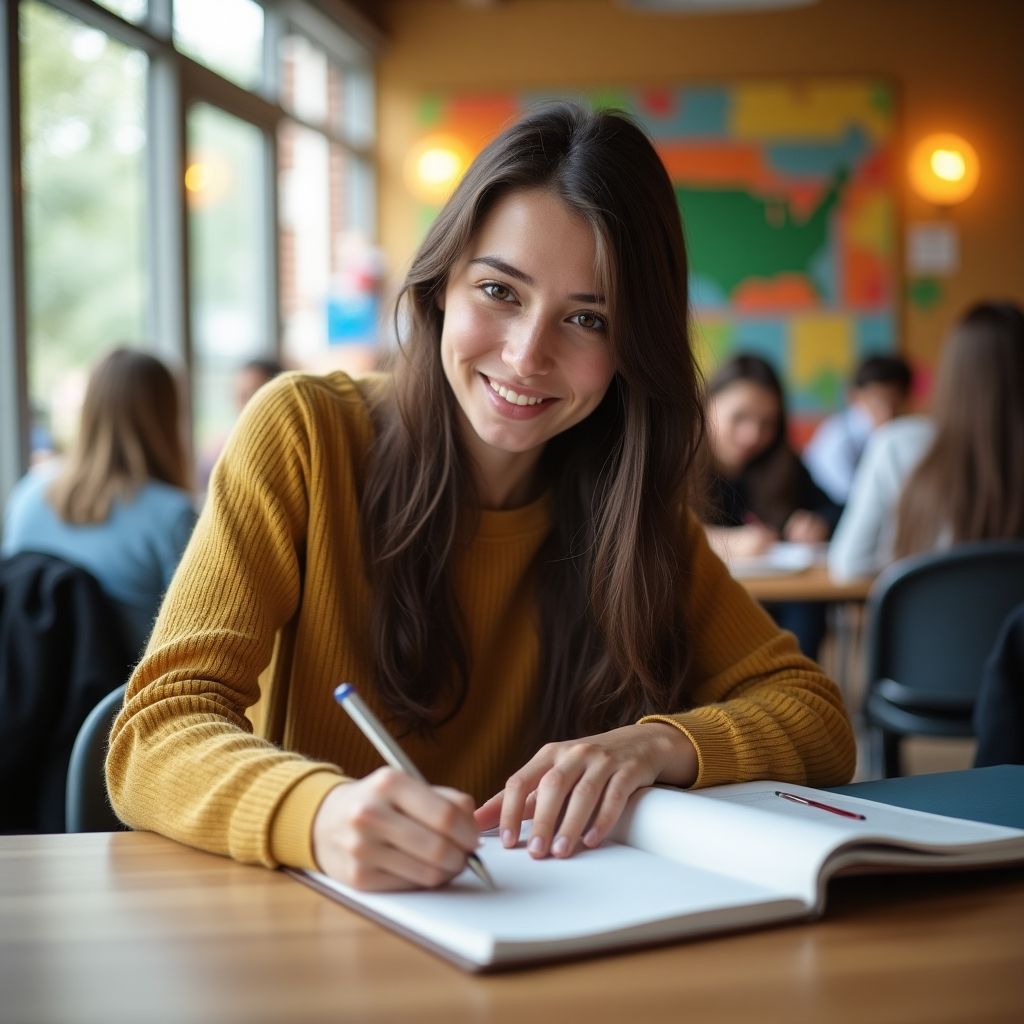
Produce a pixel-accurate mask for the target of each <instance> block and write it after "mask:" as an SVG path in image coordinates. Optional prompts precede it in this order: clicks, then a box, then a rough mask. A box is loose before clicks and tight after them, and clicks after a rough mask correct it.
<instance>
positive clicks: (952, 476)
mask: <svg viewBox="0 0 1024 1024" xmlns="http://www.w3.org/2000/svg"><path fill="white" fill-rule="evenodd" d="M934 419H935V437H934V439H933V441H932V444H931V446H930V448H929V449H928V451H927V452H926V453H925V455H924V457H923V458H922V459H921V461H920V463H918V465H917V467H916V468H915V470H914V472H913V473H912V474H911V475H910V477H909V478H908V480H907V482H906V484H905V485H904V488H903V494H902V496H901V498H900V503H899V508H898V510H897V515H896V539H895V542H894V545H893V550H894V554H895V555H896V557H897V558H902V557H904V556H906V555H909V554H913V553H914V552H918V551H926V550H928V549H930V548H933V547H934V546H935V545H936V544H937V543H938V542H939V540H940V537H941V536H942V535H943V534H944V533H945V532H946V531H947V530H950V531H952V541H953V542H954V543H960V542H962V541H970V540H996V539H1000V538H1009V537H1024V311H1022V310H1021V308H1020V307H1019V306H1017V305H1015V304H1014V303H1012V302H981V303H978V304H977V305H974V306H972V307H971V308H970V309H968V310H967V312H966V313H965V314H964V315H963V316H962V317H961V318H960V320H959V321H958V322H957V324H956V326H955V327H954V328H953V330H952V331H951V332H950V334H949V338H948V339H947V341H946V347H945V350H944V351H943V353H942V359H941V362H940V365H939V374H938V380H937V384H936V395H935V408H934Z"/></svg>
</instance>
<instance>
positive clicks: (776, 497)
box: [703, 352, 800, 530]
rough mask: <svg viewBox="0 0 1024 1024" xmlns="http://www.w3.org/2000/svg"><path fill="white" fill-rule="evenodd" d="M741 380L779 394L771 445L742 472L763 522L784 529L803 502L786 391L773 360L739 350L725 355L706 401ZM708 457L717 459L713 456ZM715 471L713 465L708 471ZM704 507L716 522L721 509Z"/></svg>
mask: <svg viewBox="0 0 1024 1024" xmlns="http://www.w3.org/2000/svg"><path fill="white" fill-rule="evenodd" d="M741 382H743V383H749V384H756V385H757V386H758V387H761V388H764V390H765V391H767V392H769V393H770V394H771V395H772V396H773V397H774V398H775V401H776V404H777V407H778V418H777V421H776V424H775V430H774V432H773V433H772V437H771V440H770V442H769V443H768V446H767V447H766V448H765V450H764V451H763V452H760V453H758V454H757V455H756V456H754V458H752V459H751V460H750V462H749V463H748V464H747V465H746V466H744V467H743V472H742V476H743V487H744V491H745V494H746V500H747V503H748V505H749V506H750V511H751V512H753V513H754V515H755V516H757V518H758V519H760V520H761V522H763V523H765V524H767V525H768V526H771V527H774V528H775V529H777V530H781V529H782V527H783V525H784V524H785V522H786V520H787V519H788V518H789V517H790V516H791V515H792V514H793V512H794V511H795V510H796V509H797V508H798V507H799V503H800V497H799V488H800V459H799V456H798V455H797V454H796V452H795V451H793V449H792V447H791V446H790V443H789V427H788V424H787V417H786V394H785V391H784V390H783V388H782V382H781V381H780V380H779V377H778V374H777V373H776V372H775V370H774V369H772V366H771V363H769V362H768V361H767V360H765V359H762V358H761V357H760V356H757V355H753V354H751V353H748V352H737V353H735V354H734V355H731V356H729V358H727V359H725V360H724V361H723V362H722V363H721V364H720V365H719V366H718V367H717V368H716V370H715V372H714V373H712V375H711V376H710V377H709V378H708V386H707V390H706V393H705V394H706V401H707V402H710V401H711V399H712V398H714V397H715V395H717V394H720V393H721V392H723V391H725V390H726V389H727V388H729V387H731V386H732V385H733V384H737V383H741ZM709 447H710V445H709ZM708 454H709V455H710V453H708ZM708 461H709V463H713V457H712V458H709V460H708ZM712 471H713V470H712V467H711V466H710V465H709V466H708V468H707V472H709V473H710V472H712ZM703 511H704V515H705V517H706V518H707V519H708V520H709V521H711V522H714V521H715V516H716V513H717V512H718V511H719V510H718V509H715V508H707V509H704V510H703Z"/></svg>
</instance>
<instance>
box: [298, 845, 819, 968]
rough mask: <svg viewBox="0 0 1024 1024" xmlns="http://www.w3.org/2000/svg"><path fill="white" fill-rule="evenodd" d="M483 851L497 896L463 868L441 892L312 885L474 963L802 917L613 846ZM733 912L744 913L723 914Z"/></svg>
mask: <svg viewBox="0 0 1024 1024" xmlns="http://www.w3.org/2000/svg"><path fill="white" fill-rule="evenodd" d="M483 843H484V845H483V846H482V847H481V849H480V855H481V857H482V858H483V860H484V863H485V864H486V866H487V870H488V871H489V872H490V874H491V877H492V878H494V880H495V883H496V885H497V891H496V892H493V891H490V890H488V889H487V888H486V887H485V886H484V884H483V883H482V882H481V881H480V880H479V879H477V877H476V876H475V875H473V874H472V873H471V872H470V871H468V870H467V871H464V872H463V873H462V875H460V876H459V877H458V878H457V879H455V880H454V881H453V882H452V883H451V884H450V885H448V886H446V887H445V888H444V889H440V890H428V891H417V892H405V893H383V894H372V893H365V892H360V891H358V890H355V889H351V888H349V887H348V886H344V885H341V884H340V883H338V882H335V881H332V880H331V879H328V878H326V877H325V876H323V875H315V876H314V877H315V878H317V880H318V881H320V882H321V883H322V884H324V885H326V886H329V887H331V888H333V889H334V890H336V891H337V892H339V893H341V894H342V895H343V896H344V897H345V898H346V900H348V901H351V902H353V903H356V904H359V905H362V906H365V907H366V908H367V909H368V910H369V911H371V912H373V913H375V914H377V915H380V916H381V917H384V918H386V919H388V920H391V921H393V922H394V923H395V924H396V925H398V926H400V927H402V928H404V929H407V930H409V931H412V932H415V933H417V934H420V935H423V936H424V937H425V938H427V939H429V940H430V941H432V942H434V943H437V944H440V945H442V946H445V947H447V948H449V949H451V950H452V951H453V952H455V953H456V954H457V955H459V956H461V957H463V958H465V959H468V960H471V961H473V962H475V963H480V964H486V963H489V962H491V961H492V959H515V958H516V956H517V952H516V950H515V949H514V947H516V946H517V945H520V944H522V945H523V946H524V949H523V950H522V951H520V952H522V953H525V952H526V951H527V950H533V951H534V955H538V954H539V953H540V947H542V946H543V945H544V944H549V943H565V944H567V945H568V946H569V947H570V948H569V950H566V951H567V952H568V951H571V950H580V951H582V950H584V949H588V950H589V949H597V948H604V947H609V946H614V945H615V944H616V937H617V936H622V933H623V932H624V931H626V932H634V934H635V930H636V929H637V928H638V927H641V926H645V925H650V924H651V923H653V922H658V921H664V920H672V921H675V920H677V919H679V918H683V917H688V916H690V915H694V921H693V926H692V927H690V928H687V927H680V926H678V925H677V926H673V927H672V928H670V929H667V930H666V929H662V928H654V929H653V930H652V931H651V933H650V937H651V938H652V939H653V938H659V937H664V936H666V935H669V934H671V935H685V934H696V933H697V932H698V931H709V930H714V929H716V928H724V927H732V926H736V925H737V924H739V923H741V921H742V922H747V921H749V922H750V923H754V922H757V921H766V920H775V919H781V918H784V917H793V916H796V915H797V914H799V913H800V912H801V911H802V909H803V908H802V907H801V906H800V904H799V903H798V902H796V901H794V900H792V899H786V898H785V895H784V894H780V893H779V892H778V891H777V890H771V889H767V888H764V887H762V886H759V885H756V884H752V883H750V882H748V881H742V880H738V879H735V878H730V877H727V876H725V875H719V874H716V873H714V872H711V871H704V870H701V869H699V868H695V867H690V866H688V865H683V864H678V863H674V862H672V861H669V860H666V859H664V858H661V857H656V856H653V855H652V854H648V853H645V852H644V851H642V850H637V849H633V848H631V847H628V846H622V845H620V844H618V843H606V844H605V845H604V846H602V847H600V848H599V849H597V850H582V851H580V852H579V853H577V854H575V855H574V856H573V857H570V858H568V859H567V860H556V859H554V858H550V857H549V858H546V859H544V860H534V859H533V858H532V857H531V856H530V855H529V854H528V853H527V852H526V849H525V845H524V844H522V843H521V844H520V845H519V846H517V847H516V848H515V849H512V850H506V849H504V848H503V847H502V846H501V844H500V842H499V840H498V839H497V838H496V837H494V836H485V837H484V839H483ZM758 907H761V910H760V911H759V910H758V909H756V908H758ZM735 908H744V910H743V913H742V914H740V915H739V916H737V915H734V914H729V913H728V911H729V910H732V909H735ZM720 912H722V913H720ZM602 937H603V938H602ZM622 937H624V936H622ZM640 937H641V938H642V937H643V933H641V935H640ZM550 952H552V953H553V952H555V950H550Z"/></svg>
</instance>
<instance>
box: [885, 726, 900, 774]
mask: <svg viewBox="0 0 1024 1024" xmlns="http://www.w3.org/2000/svg"><path fill="white" fill-rule="evenodd" d="M881 738H882V772H883V777H884V778H886V779H894V778H897V777H898V776H900V775H902V774H903V772H902V767H901V764H900V740H901V739H902V738H903V737H902V736H900V734H899V733H897V732H887V731H886V730H884V729H883V730H882V734H881Z"/></svg>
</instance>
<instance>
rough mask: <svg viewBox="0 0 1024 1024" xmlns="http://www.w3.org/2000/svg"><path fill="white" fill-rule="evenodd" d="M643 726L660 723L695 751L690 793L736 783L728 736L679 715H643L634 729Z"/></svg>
mask: <svg viewBox="0 0 1024 1024" xmlns="http://www.w3.org/2000/svg"><path fill="white" fill-rule="evenodd" d="M646 722H664V723H665V724H666V725H674V726H675V727H676V728H677V729H678V730H679V731H680V732H682V733H684V734H685V735H686V736H687V738H688V739H689V740H690V742H691V743H692V744H693V748H694V750H696V751H697V778H696V779H694V780H693V784H692V785H691V786H690V789H703V788H704V787H706V786H721V785H722V784H724V783H726V782H736V781H737V779H736V751H735V749H734V747H733V742H732V740H731V738H730V737H729V735H728V734H724V733H723V732H722V731H721V730H720V729H716V728H715V726H714V725H713V724H712V723H710V722H707V721H705V720H703V719H701V718H698V717H696V716H693V715H689V714H686V713H683V714H680V715H646V716H645V717H644V718H641V719H640V721H639V722H637V725H644V724H645V723H646Z"/></svg>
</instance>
